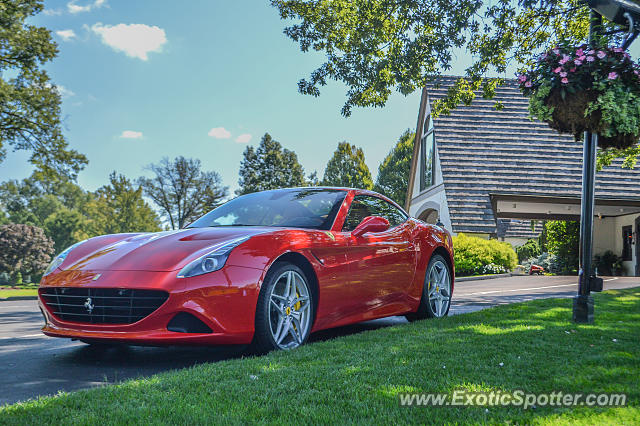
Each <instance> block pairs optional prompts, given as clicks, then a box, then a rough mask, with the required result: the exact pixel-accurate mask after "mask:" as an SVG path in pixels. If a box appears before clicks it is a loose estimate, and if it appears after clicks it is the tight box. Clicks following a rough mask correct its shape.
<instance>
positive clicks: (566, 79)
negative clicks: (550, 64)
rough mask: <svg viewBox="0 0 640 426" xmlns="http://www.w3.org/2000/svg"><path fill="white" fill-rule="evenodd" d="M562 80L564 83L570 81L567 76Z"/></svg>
mask: <svg viewBox="0 0 640 426" xmlns="http://www.w3.org/2000/svg"><path fill="white" fill-rule="evenodd" d="M560 81H562V84H567V83H568V82H569V79H568V78H567V77H565V78H563V79H562V80H560Z"/></svg>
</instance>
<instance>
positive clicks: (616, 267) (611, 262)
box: [593, 250, 622, 276]
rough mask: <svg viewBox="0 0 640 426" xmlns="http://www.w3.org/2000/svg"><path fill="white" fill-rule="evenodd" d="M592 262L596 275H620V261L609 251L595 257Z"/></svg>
mask: <svg viewBox="0 0 640 426" xmlns="http://www.w3.org/2000/svg"><path fill="white" fill-rule="evenodd" d="M593 261H594V264H595V267H596V268H598V275H608V276H611V275H620V273H621V272H622V259H621V258H620V257H618V255H617V254H615V253H614V252H612V251H611V250H607V251H605V252H604V253H602V254H597V255H595V256H594V257H593Z"/></svg>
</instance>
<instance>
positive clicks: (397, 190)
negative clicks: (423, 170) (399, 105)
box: [374, 129, 415, 206]
mask: <svg viewBox="0 0 640 426" xmlns="http://www.w3.org/2000/svg"><path fill="white" fill-rule="evenodd" d="M414 139H415V133H413V132H412V131H411V130H409V129H407V130H406V131H405V132H404V133H403V134H402V135H401V136H400V139H399V140H398V142H397V143H396V146H394V147H393V149H392V150H391V152H389V154H388V155H387V156H386V157H385V159H384V160H382V163H380V166H379V167H378V177H377V178H376V185H375V187H374V189H375V190H376V191H377V192H379V193H381V194H384V195H386V196H387V197H389V198H391V199H392V200H393V201H395V202H396V203H398V204H400V205H401V206H403V205H404V203H405V201H406V198H407V187H408V186H409V171H410V169H411V159H412V158H413V142H414Z"/></svg>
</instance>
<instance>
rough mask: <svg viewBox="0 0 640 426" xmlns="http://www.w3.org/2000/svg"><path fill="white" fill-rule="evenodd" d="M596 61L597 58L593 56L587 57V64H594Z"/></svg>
mask: <svg viewBox="0 0 640 426" xmlns="http://www.w3.org/2000/svg"><path fill="white" fill-rule="evenodd" d="M595 60H596V58H594V57H593V56H587V62H593V61H595Z"/></svg>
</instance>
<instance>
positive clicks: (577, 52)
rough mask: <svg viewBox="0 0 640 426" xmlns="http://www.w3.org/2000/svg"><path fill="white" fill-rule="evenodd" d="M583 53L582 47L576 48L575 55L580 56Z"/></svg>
mask: <svg viewBox="0 0 640 426" xmlns="http://www.w3.org/2000/svg"><path fill="white" fill-rule="evenodd" d="M583 54H584V51H583V50H582V49H578V50H576V56H582V55H583Z"/></svg>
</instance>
